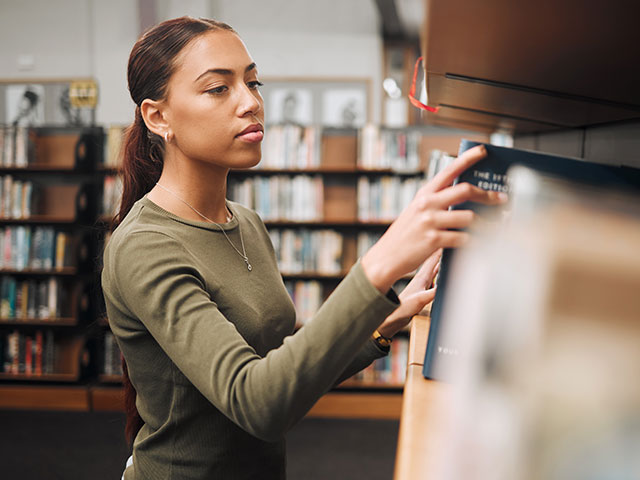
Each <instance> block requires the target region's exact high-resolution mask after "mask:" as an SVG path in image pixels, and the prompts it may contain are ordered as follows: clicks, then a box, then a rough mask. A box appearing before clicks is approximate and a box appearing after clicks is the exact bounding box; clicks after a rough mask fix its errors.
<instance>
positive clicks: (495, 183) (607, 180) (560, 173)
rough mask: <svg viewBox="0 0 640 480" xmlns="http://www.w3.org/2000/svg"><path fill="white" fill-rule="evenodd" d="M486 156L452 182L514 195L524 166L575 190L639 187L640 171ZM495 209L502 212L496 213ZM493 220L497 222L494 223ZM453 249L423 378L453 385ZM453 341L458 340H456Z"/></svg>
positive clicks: (526, 154) (503, 153) (443, 270)
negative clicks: (449, 308) (514, 174)
mask: <svg viewBox="0 0 640 480" xmlns="http://www.w3.org/2000/svg"><path fill="white" fill-rule="evenodd" d="M476 145H480V143H478V142H472V141H468V140H463V141H462V142H461V144H460V149H459V154H460V155H461V154H462V153H464V152H465V151H467V150H468V149H470V148H472V147H474V146H476ZM485 147H486V149H487V156H486V157H485V158H483V159H482V160H480V161H479V162H477V163H476V164H475V165H473V166H472V167H471V168H469V169H468V170H466V171H465V172H463V173H462V174H461V175H460V176H459V177H458V178H457V179H456V181H455V182H454V183H461V182H468V183H471V184H473V185H476V186H478V187H480V188H482V189H484V190H494V191H501V192H506V193H509V192H510V186H509V179H508V177H507V173H508V170H509V169H510V168H511V167H512V166H515V165H521V166H524V167H527V168H530V169H533V170H534V171H537V172H540V173H542V174H545V175H549V176H553V177H556V178H560V179H563V180H565V181H568V182H571V183H575V184H577V185H592V186H596V187H598V188H613V189H616V190H618V189H622V190H630V191H637V190H638V189H639V188H640V170H638V169H634V168H631V167H626V166H620V165H618V166H614V165H604V164H598V163H592V162H586V161H583V160H579V159H575V158H569V157H561V156H556V155H550V154H544V153H538V152H532V151H527V150H519V149H514V148H506V147H497V146H494V145H486V144H485ZM451 208H452V209H461V210H467V209H469V210H473V211H475V212H476V213H478V214H479V215H481V216H482V215H483V214H486V213H487V211H489V210H493V212H492V213H494V214H496V213H498V215H497V216H496V217H497V218H499V217H500V215H499V213H500V210H502V211H504V212H506V208H507V207H506V206H498V207H487V206H483V205H480V204H477V203H473V202H466V203H463V204H460V205H455V206H453V207H451ZM496 209H498V211H497V212H496ZM496 217H494V218H496ZM454 256H455V250H453V249H445V250H444V252H443V254H442V259H441V262H440V273H439V276H438V280H437V287H438V288H437V290H436V296H435V299H434V301H433V305H432V307H431V326H430V329H429V338H428V341H427V349H426V353H425V359H424V367H423V374H424V376H425V377H426V378H429V379H434V380H445V381H451V380H453V378H452V377H453V375H454V374H453V373H452V372H453V371H454V369H455V365H456V359H457V358H458V357H459V356H460V355H464V352H461V351H460V346H459V345H460V343H459V342H458V341H457V340H456V338H452V335H451V334H445V333H443V331H444V330H446V331H447V332H449V331H451V330H454V329H449V328H448V329H443V325H444V324H445V322H448V321H450V319H449V318H447V315H446V313H447V312H446V310H443V304H444V299H445V297H446V295H447V291H448V290H450V289H454V288H455V282H454V281H453V280H455V279H453V280H452V279H451V278H449V276H450V275H449V274H450V270H451V264H452V262H453V258H454ZM453 336H455V335H453Z"/></svg>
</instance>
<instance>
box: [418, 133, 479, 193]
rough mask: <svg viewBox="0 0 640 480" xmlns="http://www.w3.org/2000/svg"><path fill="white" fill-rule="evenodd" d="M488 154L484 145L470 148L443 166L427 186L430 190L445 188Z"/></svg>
mask: <svg viewBox="0 0 640 480" xmlns="http://www.w3.org/2000/svg"><path fill="white" fill-rule="evenodd" d="M486 156H487V149H486V148H485V147H484V145H477V146H475V147H473V148H470V149H469V150H467V151H466V152H464V153H463V154H462V155H460V156H459V157H458V158H456V159H455V160H454V161H453V162H451V163H450V164H449V165H447V166H446V167H445V168H443V169H442V170H441V171H440V172H439V173H438V174H437V175H436V176H435V177H433V179H431V181H430V182H429V183H428V184H427V185H426V187H425V188H426V189H427V190H428V191H430V192H439V191H440V190H442V189H443V188H446V187H448V186H449V185H451V184H452V183H453V181H454V180H455V179H456V178H458V177H459V176H460V174H461V173H462V172H464V171H465V170H467V169H468V168H469V167H471V166H472V165H473V164H474V163H476V162H478V161H479V160H481V159H483V158H484V157H486Z"/></svg>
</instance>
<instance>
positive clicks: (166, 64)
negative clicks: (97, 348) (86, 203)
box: [111, 17, 235, 445]
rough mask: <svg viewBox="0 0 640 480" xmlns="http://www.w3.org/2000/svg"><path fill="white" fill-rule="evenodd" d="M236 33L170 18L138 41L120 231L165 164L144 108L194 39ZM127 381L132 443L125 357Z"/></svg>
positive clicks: (135, 423) (132, 411) (131, 74)
mask: <svg viewBox="0 0 640 480" xmlns="http://www.w3.org/2000/svg"><path fill="white" fill-rule="evenodd" d="M220 30H224V31H228V32H233V33H235V31H234V30H233V28H231V27H230V26H229V25H227V24H225V23H222V22H217V21H215V20H209V19H203V18H201V19H195V18H192V17H180V18H174V19H172V20H167V21H166V22H162V23H160V24H158V25H156V26H154V27H151V28H150V29H149V30H147V31H146V32H145V33H144V34H143V35H142V36H141V37H140V38H139V39H138V41H137V42H136V44H135V45H134V46H133V49H132V50H131V54H130V56H129V64H128V68H127V79H128V84H129V93H130V94H131V98H132V100H133V102H134V103H135V104H136V111H135V118H134V121H133V123H132V124H131V125H130V126H129V127H128V128H127V129H126V131H125V138H124V141H123V146H122V150H121V152H120V154H121V160H122V163H121V164H122V168H121V175H122V186H123V188H122V198H121V201H120V209H119V211H118V213H117V214H116V216H115V217H114V219H113V222H112V224H111V230H112V231H113V230H115V229H116V227H117V226H118V225H120V224H121V223H122V221H123V220H124V218H125V217H126V216H127V214H128V213H129V211H131V208H132V207H133V205H134V203H136V202H137V201H138V200H139V199H140V198H142V197H143V196H144V195H145V194H147V193H148V192H149V191H150V190H151V189H152V188H153V186H154V185H155V184H156V182H157V181H158V180H159V179H160V174H161V173H162V166H163V164H164V143H163V141H162V138H160V136H158V135H156V134H155V133H152V132H151V131H149V129H148V128H147V126H146V125H145V123H144V120H143V118H142V114H141V112H140V105H142V102H143V101H144V100H145V99H147V98H149V99H152V100H158V99H162V98H165V96H166V92H167V84H168V82H169V78H170V77H171V75H172V74H173V71H174V69H175V66H176V64H175V61H176V57H177V56H178V55H179V54H180V52H181V51H182V49H183V48H184V47H185V46H186V45H187V44H189V42H191V41H192V40H193V39H194V38H197V37H198V36H199V35H202V34H203V33H206V32H211V31H220ZM122 377H123V380H122V383H123V386H124V403H125V411H126V413H127V423H126V426H125V436H126V438H127V440H128V442H129V444H130V445H131V444H132V443H133V440H134V438H135V437H136V435H137V434H138V431H139V430H140V428H142V425H143V424H144V421H143V420H142V418H141V417H140V414H139V413H138V409H137V408H136V396H137V394H136V390H135V388H134V387H133V385H132V384H131V380H130V378H129V369H128V368H127V363H126V361H125V359H124V357H122Z"/></svg>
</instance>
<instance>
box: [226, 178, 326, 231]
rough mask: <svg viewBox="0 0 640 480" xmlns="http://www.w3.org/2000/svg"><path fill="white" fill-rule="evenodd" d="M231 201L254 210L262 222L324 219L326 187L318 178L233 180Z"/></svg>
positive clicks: (230, 188)
mask: <svg viewBox="0 0 640 480" xmlns="http://www.w3.org/2000/svg"><path fill="white" fill-rule="evenodd" d="M229 198H230V199H231V200H233V201H236V202H238V203H241V204H243V205H245V206H247V207H248V208H251V209H253V210H255V211H256V212H257V213H258V215H260V216H261V217H262V219H263V220H266V221H269V220H292V221H313V220H320V219H322V218H323V208H324V187H323V182H322V177H321V176H319V175H313V176H312V175H273V176H269V177H255V178H246V179H244V180H237V179H233V180H232V181H231V182H230V185H229Z"/></svg>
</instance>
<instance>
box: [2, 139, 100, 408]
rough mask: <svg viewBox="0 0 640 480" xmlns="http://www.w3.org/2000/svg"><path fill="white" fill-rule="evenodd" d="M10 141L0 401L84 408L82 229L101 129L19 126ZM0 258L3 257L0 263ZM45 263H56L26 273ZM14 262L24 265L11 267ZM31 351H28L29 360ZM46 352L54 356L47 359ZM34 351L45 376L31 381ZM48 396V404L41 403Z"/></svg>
mask: <svg viewBox="0 0 640 480" xmlns="http://www.w3.org/2000/svg"><path fill="white" fill-rule="evenodd" d="M2 133H4V132H2ZM13 138H14V139H15V140H12V141H15V142H16V145H17V142H18V141H21V142H22V141H24V142H26V143H24V144H21V145H20V148H19V151H20V158H18V150H13V151H14V152H15V155H16V158H15V159H14V160H15V161H14V163H13V164H11V162H10V161H8V160H7V159H6V158H5V164H4V165H3V166H2V167H1V168H0V176H1V177H2V182H3V184H2V186H3V191H4V194H5V195H6V196H5V197H3V211H4V215H5V216H4V217H2V218H0V228H2V229H3V232H2V233H3V234H5V233H6V235H5V237H4V238H3V248H4V252H5V256H4V258H3V260H4V262H3V264H4V267H3V268H0V280H1V281H2V285H3V289H2V296H3V302H2V303H3V309H9V313H5V310H3V315H4V317H1V318H0V341H1V342H3V347H4V348H3V349H2V351H3V353H4V356H5V358H3V359H2V366H1V367H2V368H0V392H1V393H0V396H2V397H3V400H4V402H3V401H0V404H1V405H2V406H3V407H7V408H44V409H48V408H51V409H60V408H65V409H71V410H75V409H81V410H82V409H84V410H86V409H87V408H88V401H87V398H88V395H87V392H86V388H84V387H83V386H81V385H80V384H81V382H82V380H83V379H84V378H85V374H86V373H87V372H86V369H87V366H88V365H89V362H90V355H89V350H88V340H89V337H90V332H89V330H87V329H85V328H84V322H85V321H87V320H89V314H90V313H91V312H92V308H93V307H92V302H91V300H90V298H89V295H88V294H87V292H89V291H90V289H91V288H92V284H93V278H94V273H93V272H92V271H91V268H92V266H93V252H94V250H95V248H94V246H93V243H92V242H93V236H92V233H91V231H88V229H87V227H88V226H89V225H90V224H91V219H92V218H93V217H94V216H95V204H96V199H95V198H93V196H94V194H95V191H94V190H93V188H92V182H93V172H94V167H95V164H96V162H98V161H99V160H100V159H101V155H102V129H101V128H99V127H69V128H67V127H36V128H26V127H25V128H24V130H22V131H21V132H20V135H17V134H16V136H15V137H13ZM18 138H20V140H18ZM5 140H6V139H5ZM18 182H19V183H18ZM27 186H28V187H29V188H27ZM7 187H10V188H11V196H10V195H9V194H8V193H7V192H8V191H9V190H7ZM7 199H9V204H7ZM16 212H19V213H21V215H16ZM15 217H20V218H15ZM22 227H25V228H24V229H23V228H22ZM16 232H17V233H16ZM25 232H26V233H25ZM14 233H15V235H14ZM23 233H24V235H22V234H23ZM18 242H23V243H22V244H19V243H18ZM26 242H28V243H26ZM60 242H63V243H60ZM7 252H10V253H11V254H10V255H9V256H7V255H8V254H7ZM16 258H17V259H19V261H17V260H16ZM49 262H50V264H53V265H55V264H56V263H57V264H59V265H64V266H60V267H53V268H31V267H30V265H38V264H40V265H42V264H44V265H47V264H48V263H49ZM20 265H26V266H27V268H15V267H16V266H20ZM52 289H54V290H52ZM34 297H35V302H34V303H31V302H32V301H33V299H34ZM25 308H30V309H35V310H34V311H33V312H31V311H30V312H29V313H28V315H29V316H26V315H27V314H26V312H25V311H24V310H21V309H25ZM45 308H46V309H47V311H46V312H45V311H44V310H43V309H45ZM34 312H35V313H34ZM44 315H46V317H45V316H44ZM20 317H21V318H20ZM40 339H41V340H42V345H40V343H39V342H40ZM29 345H31V346H32V347H31V348H32V350H30V353H29V354H27V349H28V346H29ZM47 348H53V349H54V350H53V352H48V353H47V352H46V351H45V350H46V349H47ZM38 351H40V352H42V353H41V355H42V370H43V371H42V372H41V373H39V374H36V370H37V369H36V358H40V357H39V355H40V353H37V352H38ZM9 359H10V360H9ZM16 359H17V360H16ZM47 359H49V360H48V361H49V364H48V365H46V361H47ZM29 362H31V363H29ZM51 362H52V363H51ZM5 367H6V368H5ZM29 367H30V368H29ZM45 368H46V369H47V370H46V373H45V372H44V370H45ZM50 384H68V385H69V387H64V388H62V387H60V385H50ZM5 394H6V395H5ZM49 394H51V395H52V399H51V401H49V400H48V399H46V398H40V397H44V396H46V395H49Z"/></svg>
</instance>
